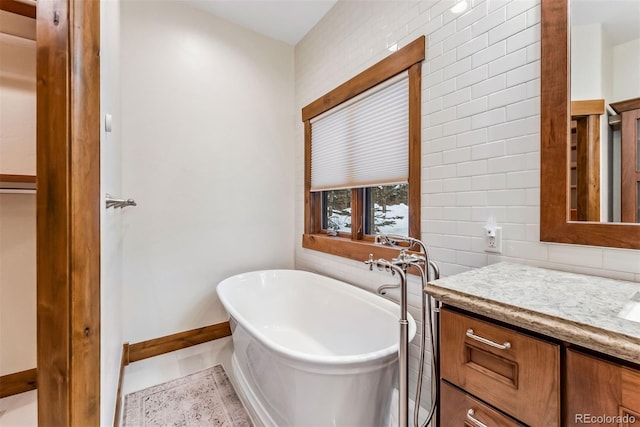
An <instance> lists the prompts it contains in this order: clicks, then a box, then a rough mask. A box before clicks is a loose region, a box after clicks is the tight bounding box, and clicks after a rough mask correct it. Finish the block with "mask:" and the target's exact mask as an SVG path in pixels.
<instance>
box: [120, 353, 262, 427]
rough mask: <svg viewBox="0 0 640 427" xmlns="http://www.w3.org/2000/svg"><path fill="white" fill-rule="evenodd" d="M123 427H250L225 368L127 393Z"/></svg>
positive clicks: (220, 367) (216, 367) (213, 368)
mask: <svg viewBox="0 0 640 427" xmlns="http://www.w3.org/2000/svg"><path fill="white" fill-rule="evenodd" d="M123 425H124V427H147V426H149V427H150V426H189V427H197V426H219V427H233V426H237V427H240V426H242V427H245V426H247V427H250V426H251V425H252V424H251V420H250V418H249V416H248V414H247V412H246V410H245V409H244V407H243V406H242V403H241V402H240V399H239V398H238V395H237V394H236V392H235V390H234V389H233V386H232V385H231V381H229V377H227V373H226V372H225V371H224V368H223V367H222V365H216V366H214V367H212V368H209V369H205V370H203V371H200V372H196V373H194V374H191V375H187V376H185V377H182V378H178V379H176V380H173V381H168V382H166V383H163V384H159V385H156V386H153V387H148V388H145V389H143V390H140V391H136V392H134V393H130V394H127V395H126V396H125V402H124V420H123Z"/></svg>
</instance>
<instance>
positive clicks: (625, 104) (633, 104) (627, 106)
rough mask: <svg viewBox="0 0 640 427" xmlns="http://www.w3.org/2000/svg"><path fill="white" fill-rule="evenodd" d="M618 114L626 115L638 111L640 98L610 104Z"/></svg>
mask: <svg viewBox="0 0 640 427" xmlns="http://www.w3.org/2000/svg"><path fill="white" fill-rule="evenodd" d="M609 105H610V106H611V108H613V111H615V112H616V113H618V114H620V113H624V112H625V111H630V110H637V109H639V108H640V98H633V99H627V100H626V101H619V102H612V103H611V104H609Z"/></svg>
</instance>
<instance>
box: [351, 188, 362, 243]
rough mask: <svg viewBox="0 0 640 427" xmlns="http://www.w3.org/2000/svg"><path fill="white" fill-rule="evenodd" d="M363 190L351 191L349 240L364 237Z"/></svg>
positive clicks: (354, 189)
mask: <svg viewBox="0 0 640 427" xmlns="http://www.w3.org/2000/svg"><path fill="white" fill-rule="evenodd" d="M364 209H365V207H364V188H353V189H351V240H361V239H362V237H363V236H364Z"/></svg>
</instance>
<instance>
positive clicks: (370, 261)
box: [364, 254, 375, 271]
mask: <svg viewBox="0 0 640 427" xmlns="http://www.w3.org/2000/svg"><path fill="white" fill-rule="evenodd" d="M364 263H365V264H368V265H369V271H373V264H374V263H375V261H374V260H373V254H369V259H368V260H367V261H365V262H364Z"/></svg>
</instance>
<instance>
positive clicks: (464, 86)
mask: <svg viewBox="0 0 640 427" xmlns="http://www.w3.org/2000/svg"><path fill="white" fill-rule="evenodd" d="M454 3H455V2H454V1H452V0H440V1H422V2H392V1H376V2H352V1H338V3H337V4H336V5H335V6H334V7H333V9H332V10H330V11H329V13H328V14H327V15H326V16H325V17H324V18H323V19H322V20H321V21H320V22H319V23H318V25H316V27H314V29H313V30H312V31H311V32H310V33H309V34H307V36H306V37H305V38H304V39H303V40H302V41H301V42H300V43H299V44H298V45H297V46H296V52H295V53H296V56H295V58H296V112H299V111H300V109H301V108H302V107H304V106H305V105H307V104H308V103H310V102H312V101H313V100H315V99H316V98H318V97H320V96H322V95H323V94H325V93H326V92H328V91H330V90H331V89H333V88H334V87H336V86H338V85H339V84H341V83H343V82H344V81H346V80H348V79H350V78H352V77H353V76H355V75H356V74H358V73H359V72H361V71H363V70H364V69H366V68H367V67H369V66H371V65H373V64H374V63H376V62H378V61H379V60H381V59H383V58H385V57H386V56H388V55H389V54H390V52H389V51H388V49H387V48H388V47H389V46H392V45H394V44H396V43H397V44H398V46H399V47H402V46H404V45H406V44H408V43H409V42H411V41H413V40H414V39H416V38H417V37H419V36H421V35H423V34H424V35H426V36H427V58H426V61H425V62H424V64H423V67H422V85H423V91H422V129H423V131H422V141H423V142H422V153H423V157H422V180H423V181H422V193H423V194H422V216H421V220H422V238H423V239H424V240H425V241H426V242H427V244H428V245H429V246H430V247H431V251H432V255H433V257H434V258H435V259H436V260H437V261H438V263H439V265H440V267H441V270H442V273H443V275H451V274H455V273H459V272H462V271H466V270H469V269H472V268H476V267H482V266H485V265H487V264H491V263H495V262H498V261H503V260H508V261H514V262H519V263H526V264H531V265H537V266H543V267H549V268H555V269H560V270H566V271H574V272H580V273H587V274H594V275H598V276H607V277H615V278H621V279H627V280H634V281H640V251H631V250H616V249H608V248H599V247H588V246H573V245H562V244H549V243H541V242H540V238H539V236H540V130H539V129H540V2H539V0H512V1H507V0H474V1H470V2H469V3H470V4H471V6H472V7H471V8H470V9H469V10H468V11H467V12H465V13H464V14H462V15H454V14H453V13H452V12H451V11H450V8H451V6H453V4H454ZM296 121H297V125H296V141H297V143H296V216H295V218H296V225H295V233H296V238H297V239H298V240H297V242H298V243H297V245H296V267H297V268H301V269H308V270H312V271H317V272H320V273H323V274H327V275H330V276H334V277H338V278H341V279H343V280H347V281H349V282H351V283H354V284H357V285H359V286H362V287H364V288H366V289H371V290H373V289H375V288H376V287H377V286H378V285H379V284H380V283H383V282H388V281H389V278H388V277H384V276H382V277H381V276H379V275H375V274H373V273H370V272H369V271H368V269H367V268H365V266H364V265H363V264H361V263H359V262H356V261H351V260H347V259H344V258H340V257H335V256H331V255H327V254H324V253H320V252H315V251H311V250H308V249H304V248H302V246H301V243H300V236H301V235H302V233H303V229H304V227H303V219H304V214H303V211H304V192H303V183H304V161H303V155H304V148H303V143H302V141H303V140H304V137H303V126H302V123H301V122H300V119H299V116H298V117H296ZM490 215H493V216H495V217H496V219H497V221H498V224H499V225H500V226H502V227H503V254H502V255H488V254H487V253H485V252H484V250H483V248H484V239H483V228H482V227H483V225H484V223H485V222H486V221H487V218H488V217H489V216H490ZM410 292H411V296H410V305H411V311H412V314H413V315H414V317H416V318H419V311H418V308H417V307H419V304H420V299H419V286H418V285H417V284H414V285H412V287H411V289H410ZM415 342H416V341H414V343H415ZM411 354H412V367H413V368H414V377H415V363H416V360H417V355H418V350H417V348H416V347H415V345H414V346H413V348H412V350H411Z"/></svg>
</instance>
